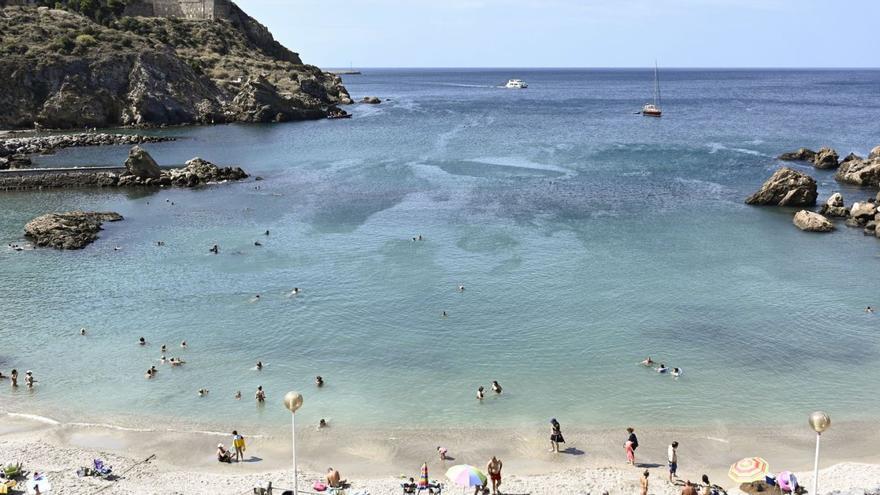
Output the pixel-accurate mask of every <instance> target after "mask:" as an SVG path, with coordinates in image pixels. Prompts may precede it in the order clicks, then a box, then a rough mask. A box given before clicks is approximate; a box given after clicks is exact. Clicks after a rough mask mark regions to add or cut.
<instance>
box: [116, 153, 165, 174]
mask: <svg viewBox="0 0 880 495" xmlns="http://www.w3.org/2000/svg"><path fill="white" fill-rule="evenodd" d="M125 171H126V175H133V176H135V177H137V178H138V179H158V178H159V177H161V176H162V171H161V170H160V169H159V164H158V163H156V160H153V157H152V156H150V154H149V153H147V151H146V150H145V149H143V148H141V147H140V146H137V145H135V146H133V147H132V148H131V150H129V152H128V158H127V159H126V160H125Z"/></svg>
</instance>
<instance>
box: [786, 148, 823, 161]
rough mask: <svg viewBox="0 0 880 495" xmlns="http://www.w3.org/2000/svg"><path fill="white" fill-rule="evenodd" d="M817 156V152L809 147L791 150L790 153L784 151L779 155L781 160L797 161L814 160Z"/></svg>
mask: <svg viewBox="0 0 880 495" xmlns="http://www.w3.org/2000/svg"><path fill="white" fill-rule="evenodd" d="M815 156H816V152H815V151H813V150H811V149H808V148H799V149H798V150H797V151H790V152H788V153H783V154H781V155H779V157H778V158H779V159H780V160H784V161H790V162H793V161H797V162H812V161H813V158H814V157H815Z"/></svg>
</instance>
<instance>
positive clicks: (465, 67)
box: [309, 64, 880, 70]
mask: <svg viewBox="0 0 880 495" xmlns="http://www.w3.org/2000/svg"><path fill="white" fill-rule="evenodd" d="M309 65H311V64H309ZM320 67H322V68H326V69H333V70H361V69H482V70H485V69H499V70H501V69H508V70H549V69H553V70H606V69H614V70H625V69H654V68H653V67H651V66H636V65H626V66H607V67H600V66H530V67H515V66H500V65H498V66H495V65H488V66H477V65H463V66H453V65H437V66H431V65H398V66H393V65H372V66H371V65H361V66H353V65H348V66H335V65H321V66H320ZM663 70H880V67H868V66H863V67H859V66H855V67H837V66H824V67H796V66H785V67H773V66H755V67H749V66H670V67H666V68H664V69H663Z"/></svg>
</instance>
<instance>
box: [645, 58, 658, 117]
mask: <svg viewBox="0 0 880 495" xmlns="http://www.w3.org/2000/svg"><path fill="white" fill-rule="evenodd" d="M662 114H663V112H662V111H660V76H659V74H658V70H657V61H656V60H655V61H654V103H645V106H643V107H642V115H644V116H646V117H659V116H660V115H662Z"/></svg>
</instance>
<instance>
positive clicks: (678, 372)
mask: <svg viewBox="0 0 880 495" xmlns="http://www.w3.org/2000/svg"><path fill="white" fill-rule="evenodd" d="M682 373H684V372H683V371H682V370H681V368H672V376H674V377H676V378H678V377H680V376H681V374H682Z"/></svg>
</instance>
